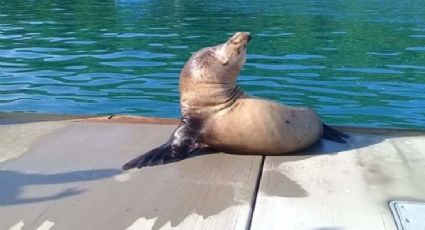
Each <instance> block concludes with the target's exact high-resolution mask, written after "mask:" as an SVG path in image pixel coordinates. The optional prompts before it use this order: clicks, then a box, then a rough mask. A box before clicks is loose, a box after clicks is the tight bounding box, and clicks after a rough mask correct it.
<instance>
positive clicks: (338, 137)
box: [323, 123, 350, 143]
mask: <svg viewBox="0 0 425 230" xmlns="http://www.w3.org/2000/svg"><path fill="white" fill-rule="evenodd" d="M349 137H350V136H348V135H347V134H345V133H343V132H340V131H338V130H336V129H334V128H332V127H330V126H329V125H326V124H325V123H323V138H325V139H328V140H331V141H335V142H338V143H347V141H346V140H345V139H347V138H349Z"/></svg>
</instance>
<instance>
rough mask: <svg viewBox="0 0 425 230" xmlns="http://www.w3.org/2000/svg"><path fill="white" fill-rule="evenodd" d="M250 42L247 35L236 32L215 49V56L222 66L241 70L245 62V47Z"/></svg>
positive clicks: (249, 36) (249, 37)
mask: <svg viewBox="0 0 425 230" xmlns="http://www.w3.org/2000/svg"><path fill="white" fill-rule="evenodd" d="M250 40H251V35H249V33H247V32H237V33H235V34H233V36H232V37H230V38H229V40H227V42H225V43H223V44H221V45H218V46H216V47H215V48H216V50H215V56H216V57H217V59H219V60H220V61H221V64H222V65H223V66H229V67H231V68H234V67H240V68H241V67H242V65H243V64H245V61H246V47H247V45H248V42H249V41H250ZM240 68H239V69H240Z"/></svg>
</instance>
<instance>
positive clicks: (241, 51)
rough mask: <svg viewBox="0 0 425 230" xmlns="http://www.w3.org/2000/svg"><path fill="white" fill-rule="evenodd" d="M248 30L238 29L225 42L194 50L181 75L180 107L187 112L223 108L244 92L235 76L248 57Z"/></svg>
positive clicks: (231, 103) (183, 112)
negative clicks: (238, 30) (241, 30)
mask: <svg viewBox="0 0 425 230" xmlns="http://www.w3.org/2000/svg"><path fill="white" fill-rule="evenodd" d="M249 39H250V35H249V33H246V32H238V33H235V34H234V35H233V36H232V37H231V38H229V39H228V40H227V41H226V42H225V43H222V44H219V45H217V46H213V47H207V48H204V49H201V50H199V51H198V52H196V53H194V54H193V55H192V56H191V57H190V59H189V60H188V61H187V62H186V64H185V66H184V67H183V70H182V72H181V74H180V106H181V111H182V114H183V116H185V114H187V113H202V112H203V111H211V110H220V109H224V108H228V107H230V106H231V105H233V103H234V101H236V99H237V98H240V97H243V96H244V95H245V94H244V92H243V91H242V90H241V89H240V88H239V87H238V85H237V83H236V79H237V77H238V75H239V73H240V71H241V68H242V66H243V65H244V64H245V60H246V45H247V43H248V41H249Z"/></svg>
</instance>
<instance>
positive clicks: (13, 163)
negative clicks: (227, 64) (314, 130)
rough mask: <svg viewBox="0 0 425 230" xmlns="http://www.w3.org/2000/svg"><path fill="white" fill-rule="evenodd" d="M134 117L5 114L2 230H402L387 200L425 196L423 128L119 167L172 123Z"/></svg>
mask: <svg viewBox="0 0 425 230" xmlns="http://www.w3.org/2000/svg"><path fill="white" fill-rule="evenodd" d="M0 120H1V119H0ZM138 121H140V120H138V119H137V118H134V117H133V118H131V117H130V118H128V117H127V118H122V117H118V118H113V119H107V118H90V119H71V120H70V119H68V120H60V119H50V120H49V121H45V120H43V121H40V120H37V121H35V122H34V121H32V122H30V121H29V120H24V122H22V119H14V118H13V117H8V118H3V120H1V122H0V186H1V187H0V229H6V230H7V229H11V230H24V229H25V230H26V229H36V230H49V229H52V230H56V229H59V230H75V229H78V230H85V229H87V230H97V229H99V230H104V229H111V230H136V229H137V230H138V229H202V230H204V229H220V230H221V229H256V230H257V229H267V230H270V229H294V230H300V229H308V230H313V229H314V230H325V229H327V230H343V229H344V230H346V229H362V230H365V229H371V230H379V229H396V225H395V222H394V219H393V216H392V214H391V211H390V208H389V205H388V202H389V201H391V200H407V201H425V133H423V132H407V131H397V130H368V129H351V130H346V131H348V133H349V134H350V135H351V138H350V139H349V142H348V143H347V144H338V143H333V142H329V141H321V143H319V144H318V145H316V146H315V147H313V148H311V149H309V150H306V151H303V152H300V153H299V154H297V155H292V156H273V157H269V156H266V157H265V156H243V155H229V154H224V153H217V154H210V155H204V156H198V157H194V158H191V159H187V160H184V161H181V162H177V163H172V164H168V165H160V166H155V167H149V168H143V169H141V170H130V171H122V170H121V169H120V168H121V166H122V164H124V163H125V162H126V161H127V160H129V159H131V158H133V157H135V156H138V155H140V154H141V153H143V152H145V151H147V150H149V149H151V148H153V147H156V146H158V145H160V144H162V143H163V142H164V141H166V140H167V139H168V137H169V135H170V134H171V132H172V131H173V129H174V128H175V127H176V125H175V124H176V121H173V120H170V119H167V120H155V119H153V120H149V119H147V120H146V119H145V120H142V121H140V122H138Z"/></svg>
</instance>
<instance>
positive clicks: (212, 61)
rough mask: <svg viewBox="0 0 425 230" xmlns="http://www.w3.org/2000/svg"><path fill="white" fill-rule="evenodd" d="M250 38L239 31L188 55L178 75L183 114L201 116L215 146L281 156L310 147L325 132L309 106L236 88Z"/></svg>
mask: <svg viewBox="0 0 425 230" xmlns="http://www.w3.org/2000/svg"><path fill="white" fill-rule="evenodd" d="M249 38H250V36H249V34H248V33H244V32H238V33H236V34H235V35H233V36H232V37H231V38H230V39H229V40H228V41H227V42H226V43H224V44H221V45H218V46H215V47H210V48H205V49H202V50H200V51H198V52H196V53H195V54H193V55H192V57H191V58H190V59H189V61H188V62H187V63H186V65H185V67H184V68H183V70H182V72H181V76H180V97H181V98H180V101H181V110H182V115H183V117H194V118H200V119H202V127H201V130H200V135H201V139H202V142H204V144H206V145H207V146H209V147H213V148H216V149H219V150H227V151H231V152H235V153H246V154H284V153H288V152H293V151H297V150H300V149H303V148H306V147H308V146H310V145H312V144H313V143H315V142H316V141H317V140H319V139H320V138H321V137H322V132H323V127H322V122H321V121H320V119H319V117H318V116H317V115H316V113H315V112H314V111H313V110H311V109H308V108H295V107H290V106H285V105H282V104H279V103H276V102H272V101H267V100H263V99H257V98H252V97H249V96H247V95H246V94H245V93H244V92H243V91H242V90H241V89H239V87H238V86H237V84H236V78H237V76H238V75H239V72H240V70H241V68H242V66H243V64H244V63H245V59H246V46H247V43H248V41H249Z"/></svg>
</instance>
